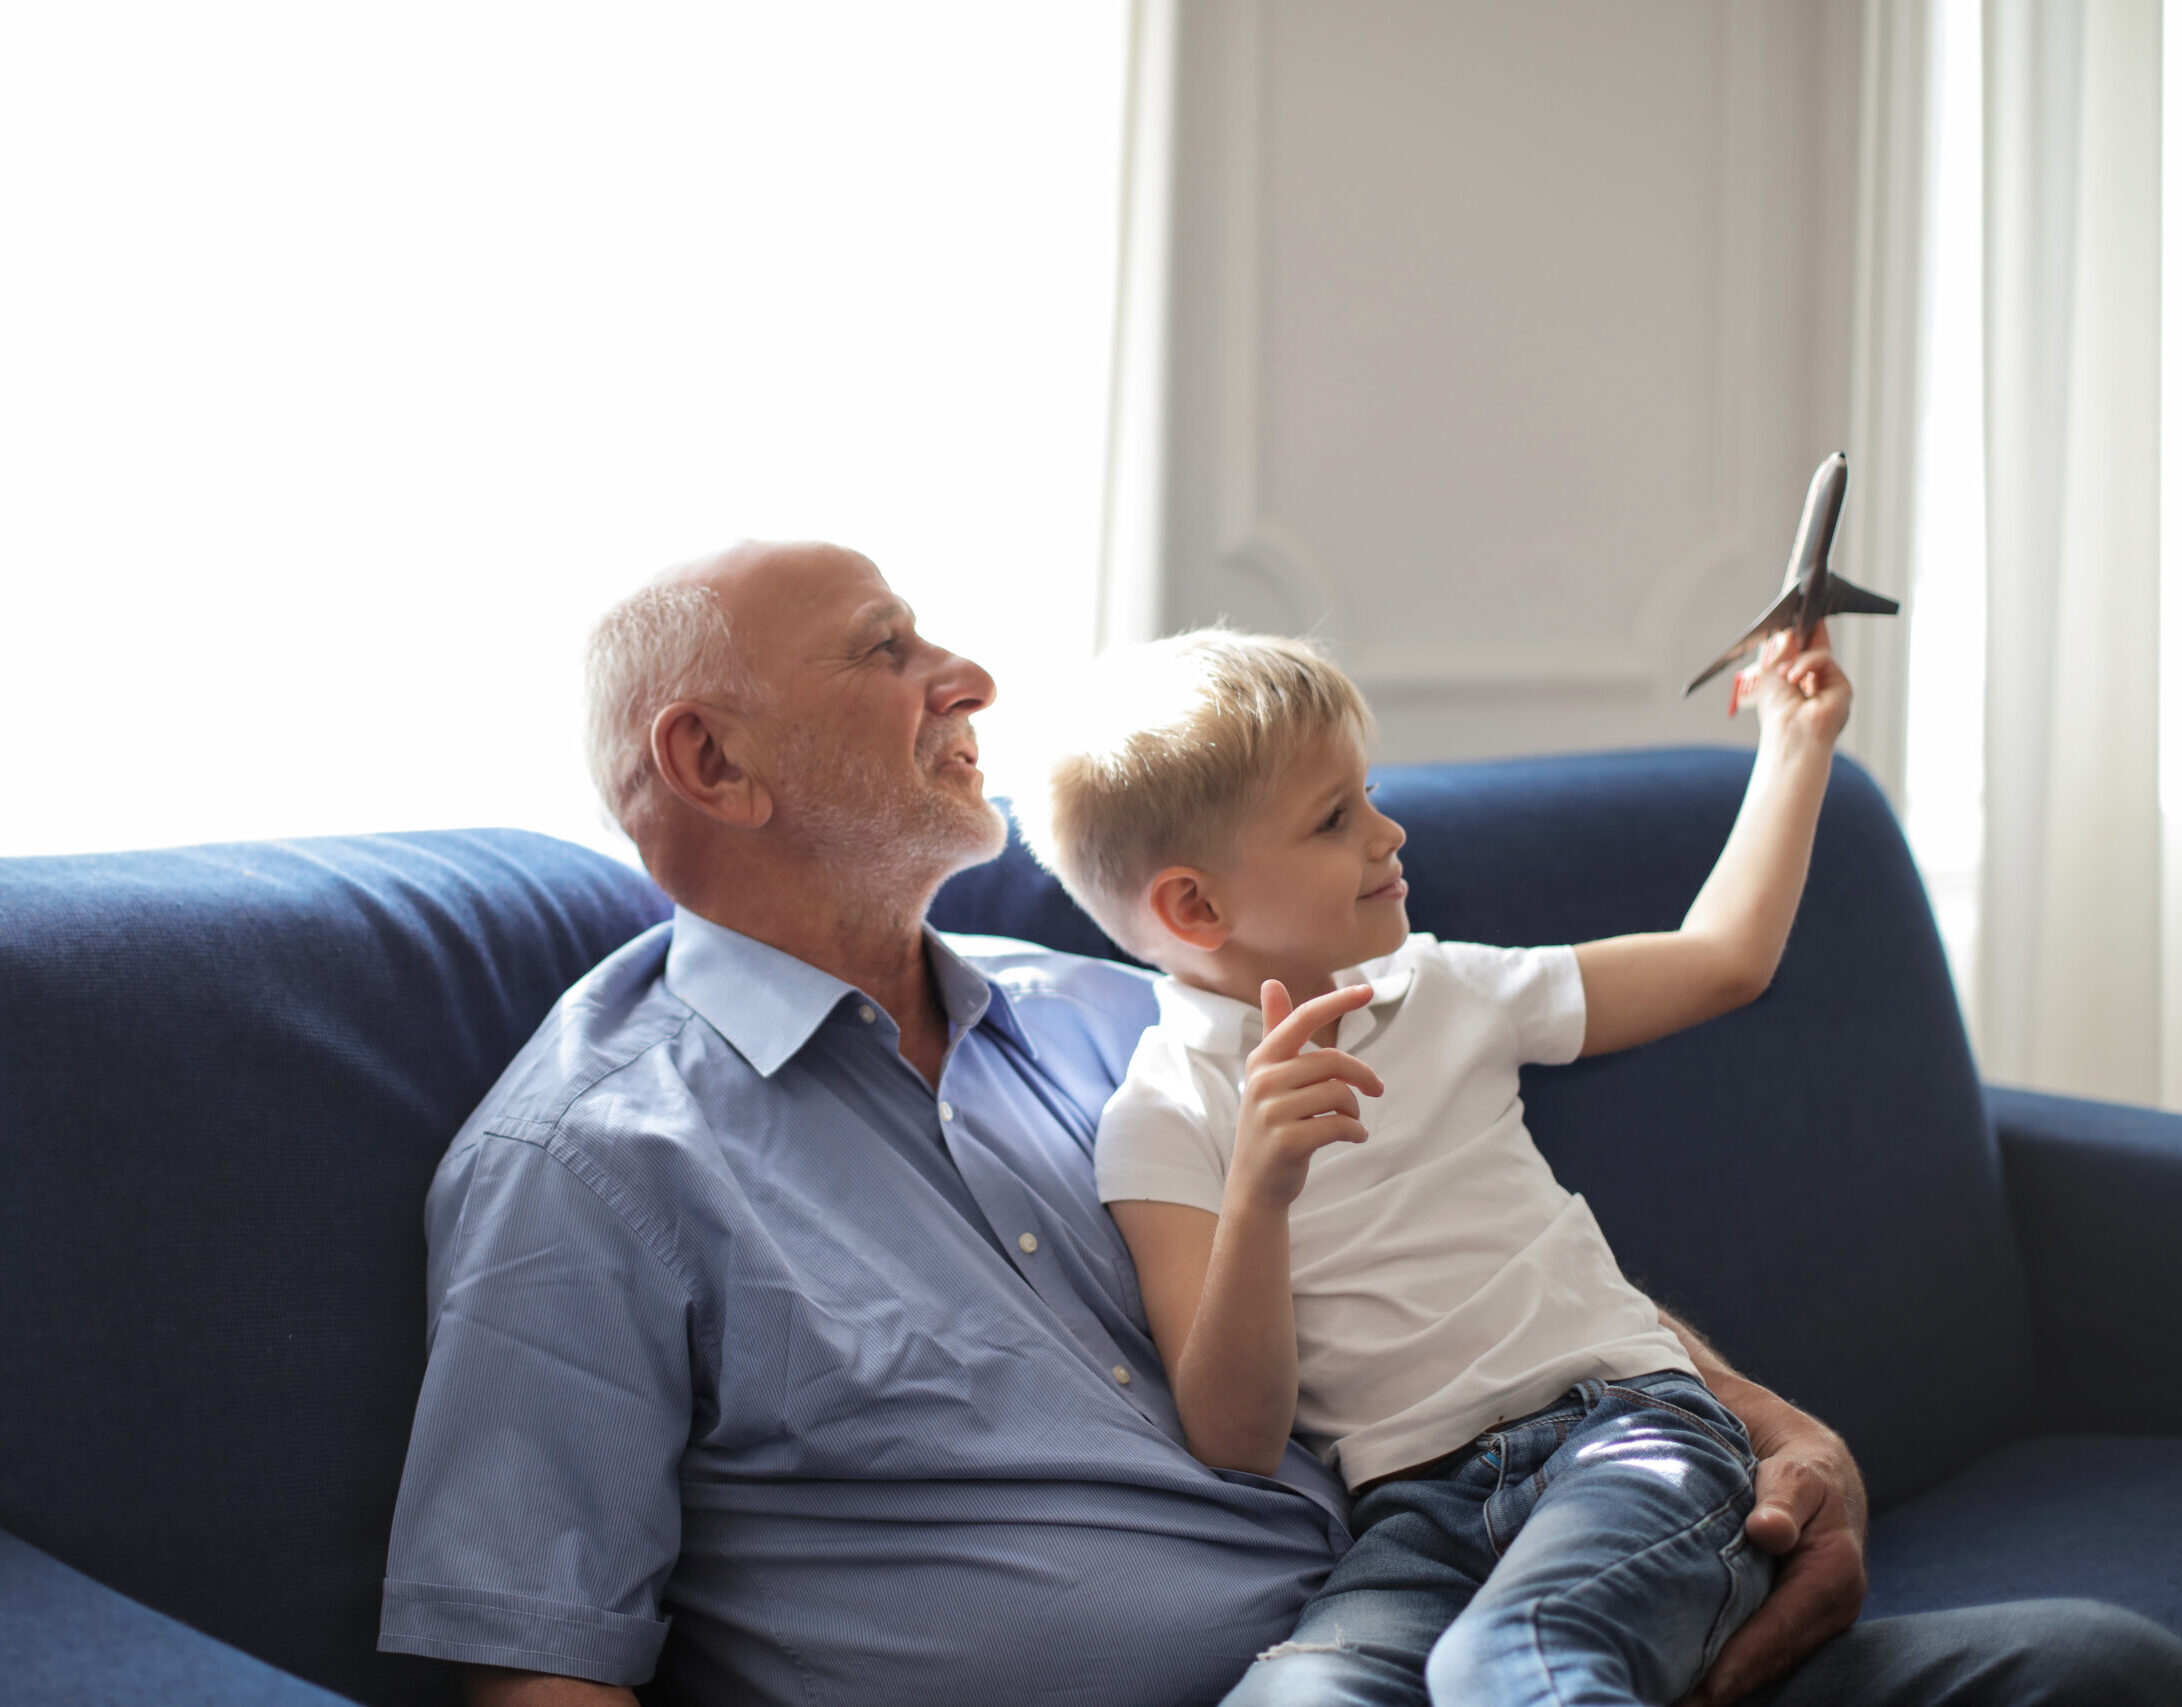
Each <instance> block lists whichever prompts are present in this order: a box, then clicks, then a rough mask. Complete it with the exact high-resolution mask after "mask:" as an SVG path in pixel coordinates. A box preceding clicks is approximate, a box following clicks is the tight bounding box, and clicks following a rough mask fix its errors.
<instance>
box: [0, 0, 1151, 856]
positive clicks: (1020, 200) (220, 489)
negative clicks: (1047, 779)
mask: <svg viewBox="0 0 2182 1707" xmlns="http://www.w3.org/2000/svg"><path fill="white" fill-rule="evenodd" d="M1126 13H1127V8H1126V6H1125V5H1124V4H1122V3H1121V0H1101V3H1097V4H1082V3H1079V4H1075V5H1070V6H1052V7H1048V6H1023V5H1020V4H1017V3H1015V0H977V3H972V0H946V3H944V4H938V5H931V6H916V7H908V6H900V5H896V4H891V3H888V0H871V3H865V4H847V3H841V0H814V3H807V4H800V5H796V6H781V5H777V4H765V3H746V4H720V3H712V4H695V3H686V4H648V5H637V6H631V7H622V8H614V9H610V10H609V9H602V8H574V7H557V6H536V5H515V4H483V3H467V0H465V3H454V4H449V3H446V0H439V3H435V4H418V3H413V0H395V3H389V0H381V3H379V4H375V5H372V6H344V7H324V6H292V5H283V4H278V3H257V4H246V3H239V0H207V3H206V4H202V5H197V6H189V7H174V6H161V5H156V4H111V3H109V4H99V3H96V0H90V3H86V4H82V5H70V6H55V7H16V8H13V9H12V10H11V12H10V13H9V15H8V17H7V19H6V21H5V22H4V23H0V214H4V217H5V221H6V229H7V232H8V238H9V249H10V256H11V258H10V263H9V266H8V268H7V269H6V275H5V278H4V280H0V306H4V310H5V312H4V313H0V459H4V460H0V469H4V473H0V486H4V490H5V501H4V502H0V645H4V647H5V652H4V667H0V720H4V726H5V729H6V737H5V740H4V742H0V767H4V769H0V788H4V790H5V795H6V798H7V800H8V802H9V806H8V809H7V811H6V812H5V813H4V814H0V853H31V852H50V851H67V850H77V849H89V848H100V847H126V846H150V845H162V844H171V843H179V842H190V841H201V840H210V839H227V838H242V837H259V836H288V835H304V834H317V833H330V832H347V831H363V830H383V829H411V828H422V827H429V826H434V825H463V824H517V825H524V826H528V827H532V828H536V829H542V830H547V831H551V832H553V833H556V834H560V835H565V836H570V837H572V838H575V839H579V840H590V841H593V842H594V843H595V844H596V845H600V846H608V845H614V844H615V842H616V841H617V838H613V837H612V836H611V835H610V833H609V832H607V831H606V830H605V829H604V828H603V826H602V825H601V824H600V822H599V820H598V817H597V814H596V812H595V809H594V807H593V806H592V804H591V799H590V794H589V789H588V784H587V783H586V781H585V778H584V773H583V766H582V760H581V754H580V742H579V735H578V731H579V726H580V706H579V700H578V693H577V679H578V657H579V652H580V647H581V643H582V637H583V634H584V631H585V629H586V627H587V625H588V623H589V621H590V619H591V617H592V616H593V615H595V614H596V612H597V611H598V610H599V609H600V608H601V607H602V606H603V605H604V604H606V603H607V602H609V601H610V600H611V599H612V598H614V597H616V596H618V595H619V594H620V593H621V592H622V591H623V590H625V589H626V588H628V587H630V586H632V585H634V584H635V582H636V581H637V580H639V579H640V578H642V577H643V576H645V575H647V574H649V573H650V572H652V571H653V570H655V569H658V568H661V567H664V566H665V565H667V564H669V563H673V562H677V561H680V560H683V559H686V558H689V557H691V556H695V555H697V554H699V553H701V552H704V551H707V550H709V549H712V548H714V547H716V546H718V545H721V544H724V543H727V542H728V541H729V540H731V539H733V538H736V537H739V536H743V535H760V536H762V535H767V534H775V533H786V534H791V535H815V536H821V537H832V538H837V539H839V540H841V541H843V542H844V543H847V544H851V545H854V546H856V547H858V548H859V549H861V550H864V551H867V552H869V553H870V554H871V555H872V556H873V557H874V558H875V559H876V560H877V561H878V562H879V564H880V566H881V568H882V569H884V570H885V571H886V572H887V573H888V575H889V577H890V579H892V580H893V581H894V582H895V584H896V586H897V587H899V588H900V589H901V590H902V591H904V592H905V593H906V594H907V595H908V596H909V597H910V599H911V600H912V601H913V602H914V603H916V604H917V606H918V607H919V613H920V616H921V617H922V619H923V622H924V626H925V628H926V630H927V632H928V633H930V634H932V635H933V636H934V637H935V638H938V639H941V640H944V641H946V642H947V643H948V644H951V645H954V646H956V647H957V649H958V650H962V651H965V652H969V653H971V655H973V656H977V657H979V658H980V659H981V661H983V662H985V663H986V664H987V665H988V666H989V667H991V668H992V669H993V671H994V673H995V674H996V675H997V676H998V677H999V678H1000V679H1001V681H1002V683H1003V686H1005V684H1006V682H1007V681H1008V679H1009V678H1010V677H1011V676H1013V677H1018V678H1020V677H1022V676H1023V675H1025V674H1026V672H1035V671H1036V670H1037V669H1038V667H1039V660H1040V659H1041V657H1042V656H1044V655H1046V654H1048V653H1050V652H1058V653H1061V654H1064V655H1067V656H1074V655H1076V654H1079V653H1088V650H1089V647H1090V643H1091V620H1090V613H1091V610H1092V603H1093V596H1094V595H1093V582H1094V568H1095V564H1094V558H1095V554H1096V550H1097V540H1098V504H1099V486H1100V476H1101V464H1100V459H1101V455H1102V451H1103V441H1104V427H1105V396H1106V382H1107V365H1108V344H1109V334H1110V326H1111V320H1112V293H1113V279H1114V270H1115V269H1114V244H1115V233H1116V229H1117V225H1118V218H1117V211H1116V196H1117V193H1118V189H1119V182H1120V154H1121V124H1122V107H1123V102H1122V82H1123V75H1124V57H1125V30H1126Z"/></svg>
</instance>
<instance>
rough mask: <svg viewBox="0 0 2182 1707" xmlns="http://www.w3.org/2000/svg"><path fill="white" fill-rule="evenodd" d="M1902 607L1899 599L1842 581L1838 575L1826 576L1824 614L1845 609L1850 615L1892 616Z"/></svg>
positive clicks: (1830, 614) (1831, 613)
mask: <svg viewBox="0 0 2182 1707" xmlns="http://www.w3.org/2000/svg"><path fill="white" fill-rule="evenodd" d="M1901 608H1902V601H1901V600H1900V599H1890V598H1888V597H1887V596H1886V595H1885V594H1884V593H1874V592H1869V591H1867V590H1866V589H1864V588H1862V587H1859V586H1858V585H1857V584H1856V583H1855V582H1854V581H1844V580H1842V578H1841V577H1840V576H1839V575H1831V576H1828V577H1827V582H1826V614H1827V615H1828V616H1832V615H1833V614H1834V613H1835V612H1837V611H1847V612H1848V613H1849V614H1850V615H1851V616H1892V615H1893V614H1894V613H1895V612H1896V611H1898V610H1900V609H1901Z"/></svg>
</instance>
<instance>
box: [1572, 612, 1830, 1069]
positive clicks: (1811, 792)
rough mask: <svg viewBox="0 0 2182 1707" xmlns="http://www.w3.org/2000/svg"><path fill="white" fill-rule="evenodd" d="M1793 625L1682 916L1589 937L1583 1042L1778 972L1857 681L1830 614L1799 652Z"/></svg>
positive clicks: (1648, 1030)
mask: <svg viewBox="0 0 2182 1707" xmlns="http://www.w3.org/2000/svg"><path fill="white" fill-rule="evenodd" d="M1793 645H1794V634H1793V631H1789V632H1786V633H1783V634H1781V635H1778V636H1776V637H1775V638H1774V640H1773V641H1771V642H1768V644H1767V647H1766V650H1765V652H1764V653H1763V654H1761V656H1760V659H1759V666H1758V679H1757V687H1756V689H1755V690H1754V697H1755V700H1756V703H1757V707H1758V717H1759V720H1760V725H1761V727H1760V732H1759V737H1758V755H1757V760H1756V762H1755V763H1754V764H1753V765H1752V766H1751V771H1750V787H1749V789H1748V791H1747V792H1746V793H1745V794H1744V796H1743V804H1742V810H1741V811H1740V812H1738V813H1737V814H1736V817H1735V827H1734V828H1733V829H1732V830H1731V831H1730V832H1729V833H1728V838H1727V845H1726V846H1725V847H1724V848H1722V849H1721V850H1720V858H1719V861H1718V863H1717V864H1715V865H1714V866H1713V868H1712V875H1711V876H1710V877H1708V878H1707V879H1706V880H1705V884H1704V887H1703V888H1702V889H1700V890H1698V892H1697V899H1696V900H1695V901H1693V902H1692V903H1691V904H1690V910H1689V913H1688V915H1687V916H1686V917H1685V918H1684V919H1683V921H1682V928H1681V929H1680V930H1675V931H1656V932H1651V933H1648V934H1645V935H1640V936H1619V937H1607V938H1603V939H1601V940H1600V941H1597V942H1587V943H1580V944H1578V945H1577V948H1576V964H1577V966H1578V967H1579V968H1580V969H1581V971H1582V973H1583V993H1584V1010H1585V1013H1584V1037H1583V1053H1584V1054H1586V1055H1602V1054H1605V1053H1607V1052H1609V1051H1611V1050H1615V1049H1627V1048H1630V1047H1631V1046H1633V1045H1635V1044H1639V1043H1649V1042H1651V1041H1652V1039H1654V1038H1656V1037H1665V1036H1667V1035H1668V1034H1669V1033H1670V1032H1676V1031H1680V1030H1682V1029H1683V1027H1685V1026H1691V1025H1695V1024H1697V1023H1698V1022H1699V1021H1700V1020H1708V1019H1712V1018H1714V1017H1715V1016H1717V1015H1719V1014H1723V1013H1726V1012H1728V1011H1729V1010H1730V1009H1732V1008H1739V1007H1741V1006H1742V1005H1743V1004H1744V1003H1745V1002H1749V1001H1754V1000H1756V998H1757V997H1758V995H1759V994H1760V993H1761V992H1762V991H1763V990H1764V989H1765V987H1766V986H1767V985H1768V984H1770V983H1771V982H1772V981H1773V972H1774V969H1775V968H1776V967H1778V966H1779V964H1780V956H1781V950H1782V949H1783V948H1785V947H1786V946H1787V943H1788V927H1789V925H1790V924H1792V923H1793V922H1794V920H1795V916H1796V905H1797V903H1798V902H1799V901H1800V900H1801V899H1802V898H1803V880H1804V876H1805V874H1806V872H1808V870H1809V869H1810V863H1811V838H1812V836H1813V834H1814V833H1815V831H1816V830H1817V827H1818V809H1819V805H1820V803H1821V802H1822V801H1823V800H1824V799H1825V795H1826V778H1827V775H1828V773H1829V772H1830V771H1831V769H1832V766H1833V749H1834V742H1835V740H1836V739H1837V738H1838V737H1839V735H1840V733H1841V729H1842V726H1843V725H1844V724H1846V723H1847V722H1848V718H1849V698H1850V693H1849V681H1848V677H1847V676H1845V675H1843V674H1842V672H1841V666H1840V665H1839V664H1838V663H1836V662H1835V661H1834V656H1833V653H1832V652H1831V651H1830V650H1829V649H1828V646H1827V642H1826V630H1825V626H1824V625H1823V624H1821V625H1820V626H1819V629H1818V631H1817V632H1816V634H1814V635H1813V636H1812V645H1811V648H1810V650H1808V651H1806V652H1803V653H1801V654H1799V655H1793V656H1791V655H1790V654H1789V648H1791V647H1792V646H1793Z"/></svg>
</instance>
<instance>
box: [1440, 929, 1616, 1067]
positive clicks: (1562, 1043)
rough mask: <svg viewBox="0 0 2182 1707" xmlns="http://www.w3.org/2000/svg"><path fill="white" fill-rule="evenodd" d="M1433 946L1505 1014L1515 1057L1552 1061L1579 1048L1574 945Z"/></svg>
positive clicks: (1579, 993) (1568, 1057) (1579, 991)
mask: <svg viewBox="0 0 2182 1707" xmlns="http://www.w3.org/2000/svg"><path fill="white" fill-rule="evenodd" d="M1437 946H1438V948H1439V952H1440V953H1441V954H1442V955H1443V956H1444V957H1445V958H1446V960H1447V962H1448V964H1449V965H1450V966H1452V967H1453V969H1454V973H1455V976H1456V977H1457V978H1459V979H1461V980H1462V982H1463V983H1464V984H1466V985H1468V986H1469V987H1470V989H1471V990H1473V991H1474V992H1476V993H1477V994H1478V995H1480V996H1483V997H1484V998H1485V999H1486V1000H1488V1001H1490V1002H1491V1003H1492V1004H1493V1005H1494V1006H1495V1007H1497V1008H1498V1009H1499V1010H1500V1011H1501V1013H1502V1014H1503V1015H1504V1016H1506V1018H1507V1021H1508V1023H1509V1025H1511V1026H1512V1027H1513V1028H1514V1030H1515V1040H1516V1059H1517V1060H1518V1061H1535V1062H1538V1063H1539V1064H1541V1065H1544V1066H1555V1067H1557V1066H1560V1065H1562V1064H1563V1063H1565V1062H1569V1061H1573V1060H1575V1059H1576V1057H1577V1056H1578V1055H1581V1054H1582V1053H1583V1032H1584V1001H1583V973H1582V971H1581V970H1580V969H1579V968H1578V966H1577V964H1576V951H1575V950H1574V949H1573V948H1569V947H1565V946H1564V947H1555V948H1490V947H1487V946H1486V945H1485V944H1483V943H1474V942H1443V943H1440V944H1438V945H1437Z"/></svg>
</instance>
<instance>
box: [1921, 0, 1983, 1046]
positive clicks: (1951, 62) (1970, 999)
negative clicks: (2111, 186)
mask: <svg viewBox="0 0 2182 1707" xmlns="http://www.w3.org/2000/svg"><path fill="white" fill-rule="evenodd" d="M1982 40H1983V32H1982V26H1981V20H1980V15H1979V10H1978V0H1940V4H1939V5H1937V6H1935V7H1934V8H1933V31H1932V57H1931V67H1932V70H1931V83H1930V95H1931V103H1932V107H1931V115H1930V125H1931V137H1932V144H1933V147H1932V164H1931V168H1930V172H1929V175H1928V177H1927V179H1926V195H1925V218H1926V220H1927V222H1928V232H1929V238H1930V240H1929V242H1928V244H1927V247H1926V255H1927V267H1926V272H1925V302H1924V316H1923V317H1924V336H1923V339H1922V340H1921V342H1922V345H1923V350H1924V373H1923V384H1922V387H1921V395H1922V398H1923V408H1922V412H1921V415H1920V418H1919V421H1918V429H1917V468H1918V491H1917V511H1916V540H1915V545H1914V548H1913V549H1914V561H1913V564H1912V570H1911V574H1912V592H1911V598H1910V610H1911V613H1912V615H1911V619H1910V624H1909V726H1908V768H1907V774H1906V779H1905V786H1904V791H1903V792H1904V795H1905V800H1904V806H1905V810H1904V813H1903V819H1904V828H1905V830H1906V832H1907V834H1908V837H1909V843H1910V846H1911V848H1912V849H1914V850H1915V853H1916V856H1917V863H1918V865H1919V866H1920V867H1921V868H1922V870H1923V872H1924V879H1925V886H1926V888H1927V889H1928V890H1929V891H1930V893H1931V897H1932V910H1933V912H1934V914H1935V915H1936V916H1937V918H1938V922H1939V929H1940V936H1941V939H1942V940H1943V941H1944V942H1945V944H1946V946H1947V957H1948V960H1949V962H1950V963H1951V965H1952V968H1953V971H1954V976H1955V988H1956V992H1957V995H1958V998H1959V1000H1960V1001H1961V1002H1962V1004H1963V1009H1964V1012H1965V1014H1966V1015H1967V1016H1968V1017H1969V1020H1970V1025H1971V1030H1972V1033H1973V1035H1974V1034H1975V1031H1976V1025H1977V1013H1976V993H1977V973H1976V966H1977V940H1978V882H1979V876H1980V872H1981V868H1982V864H1983V855H1982V850H1983V847H1984V837H1985V784H1984V778H1985V379H1984V373H1985V367H1984V362H1985V356H1984V327H1985V313H1984V294H1983V293H1984V285H1983V280H1984V276H1985V275H1984V243H1985V221H1984V184H1985V167H1984V145H1985V144H1984V134H1985V133H1984V96H1983V85H1982V75H1983V73H1982V64H1983V49H1982V45H1981V44H1982Z"/></svg>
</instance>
